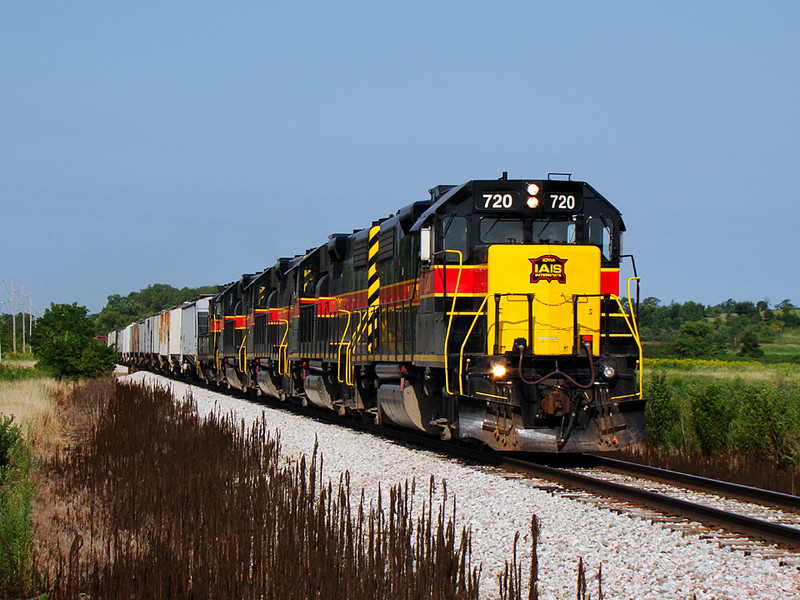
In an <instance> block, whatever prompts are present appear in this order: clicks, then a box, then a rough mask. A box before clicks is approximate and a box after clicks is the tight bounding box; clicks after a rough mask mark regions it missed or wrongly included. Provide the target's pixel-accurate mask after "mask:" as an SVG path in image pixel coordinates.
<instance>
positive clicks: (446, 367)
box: [434, 250, 464, 395]
mask: <svg viewBox="0 0 800 600" xmlns="http://www.w3.org/2000/svg"><path fill="white" fill-rule="evenodd" d="M442 252H445V253H447V252H454V253H455V254H458V277H456V289H455V290H454V291H453V302H452V304H451V305H450V320H449V321H448V322H447V332H446V333H445V335H444V390H445V392H447V393H448V394H450V395H452V394H453V392H451V391H450V367H449V365H448V359H447V355H448V352H447V345H448V342H449V341H450V329H451V328H452V326H453V313H454V312H455V309H456V300H457V299H458V288H459V286H460V284H461V271H462V269H463V267H464V255H463V254H461V250H443V251H442ZM444 270H445V273H444V274H443V278H444V281H445V287H444V294H445V296H447V279H446V277H447V275H446V273H447V265H444ZM435 276H436V275H435V274H434V277H435Z"/></svg>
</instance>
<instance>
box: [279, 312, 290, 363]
mask: <svg viewBox="0 0 800 600" xmlns="http://www.w3.org/2000/svg"><path fill="white" fill-rule="evenodd" d="M278 323H286V331H284V332H283V339H282V340H281V343H280V344H278V375H288V374H289V346H288V345H287V344H285V343H284V342H285V341H286V336H287V335H289V320H288V319H278ZM284 349H286V353H285V354H286V364H285V365H284V363H283V361H282V360H281V353H282V352H283V351H284ZM281 366H284V367H285V368H284V369H283V371H281Z"/></svg>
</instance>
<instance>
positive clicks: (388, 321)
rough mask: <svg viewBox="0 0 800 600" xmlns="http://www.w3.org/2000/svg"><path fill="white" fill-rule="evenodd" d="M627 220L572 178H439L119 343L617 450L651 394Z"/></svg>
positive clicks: (275, 388)
mask: <svg viewBox="0 0 800 600" xmlns="http://www.w3.org/2000/svg"><path fill="white" fill-rule="evenodd" d="M623 231H625V226H624V224H623V222H622V218H621V216H620V213H619V211H618V210H616V209H615V208H614V207H613V206H612V205H611V203H609V202H608V201H607V200H606V199H605V198H604V197H603V196H601V195H600V194H599V193H598V192H596V191H595V190H594V189H593V188H592V187H591V186H590V185H588V184H587V183H584V182H578V181H573V180H571V178H569V177H551V176H548V178H547V179H542V180H534V179H525V180H511V179H508V178H507V176H506V175H505V174H504V176H503V178H501V179H499V180H482V181H469V182H467V183H465V184H463V185H459V186H438V187H436V188H434V189H432V190H430V199H427V200H424V201H420V202H415V203H413V204H409V205H408V206H405V207H404V208H402V209H400V210H399V211H398V212H397V213H396V214H394V215H390V216H388V217H386V218H384V219H380V220H378V221H374V222H373V223H372V225H371V226H369V227H367V228H365V229H361V230H357V231H354V232H353V233H352V234H333V235H331V236H329V238H328V241H327V243H325V244H323V245H321V246H319V247H317V248H312V249H311V250H308V251H307V252H306V253H305V254H303V255H302V256H299V255H298V256H295V257H294V258H281V259H279V260H278V262H277V263H276V264H275V265H274V266H271V267H269V268H268V269H266V270H264V271H262V272H260V273H257V274H251V275H243V276H242V277H241V279H239V280H238V281H234V282H233V283H230V284H228V285H225V286H220V288H219V292H218V293H217V294H216V295H213V296H206V297H201V298H198V299H196V300H194V301H191V302H187V303H185V304H183V305H182V306H176V307H174V308H172V309H169V310H165V311H163V312H161V313H160V314H158V315H153V316H151V317H149V318H146V319H144V320H142V321H139V322H138V323H132V324H131V325H129V326H127V327H126V328H124V329H122V330H120V331H116V332H111V333H110V334H109V344H116V347H117V352H118V354H119V359H120V361H121V362H122V363H124V364H127V365H130V366H133V367H136V368H146V369H151V370H156V371H160V372H165V373H172V374H180V375H182V376H185V377H191V378H196V379H198V380H201V381H203V382H206V383H214V384H217V385H226V386H228V387H231V388H237V389H240V390H244V391H254V392H256V393H257V394H259V395H261V394H267V395H270V396H274V397H278V398H280V399H283V400H288V401H293V402H300V403H303V404H306V403H311V404H314V405H316V406H319V407H323V408H326V409H329V410H333V411H338V412H339V413H340V414H342V415H346V414H349V415H353V416H356V417H360V418H370V419H374V420H375V422H377V423H389V424H392V425H395V426H399V427H404V428H409V429H414V430H419V431H424V432H427V433H430V434H436V435H440V436H441V437H442V438H443V439H451V438H454V439H459V440H462V441H467V442H474V443H478V444H485V445H486V446H489V447H491V448H493V449H495V450H501V451H521V452H587V451H602V450H611V449H616V448H618V447H622V446H626V445H629V444H631V443H632V442H634V441H636V440H638V439H640V438H641V437H642V436H643V435H644V405H645V399H644V397H643V394H642V378H641V369H642V351H641V343H640V340H639V335H638V329H637V323H636V317H635V307H636V306H637V305H638V279H639V278H638V277H636V276H635V266H634V267H633V273H634V277H631V278H630V279H628V280H627V282H626V283H627V285H626V290H627V296H626V299H625V300H623V299H621V298H620V289H619V288H620V265H621V261H623V260H624V259H629V260H630V261H631V263H633V258H632V257H631V256H628V255H623V254H622V233H623ZM632 287H633V288H634V297H632V296H631V288H632Z"/></svg>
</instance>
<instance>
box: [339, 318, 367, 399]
mask: <svg viewBox="0 0 800 600" xmlns="http://www.w3.org/2000/svg"><path fill="white" fill-rule="evenodd" d="M354 312H356V313H358V318H359V321H358V327H356V330H355V331H354V332H353V336H352V337H351V338H350V345H349V347H348V349H347V377H348V378H349V379H347V378H346V380H345V383H346V384H347V385H353V379H352V377H350V376H351V372H352V366H353V354H355V351H356V345H357V344H358V343H359V342H360V341H361V335H362V334H363V333H364V329H366V325H367V323H368V322H369V312H368V310H366V311H364V310H357V311H354ZM365 317H366V318H365Z"/></svg>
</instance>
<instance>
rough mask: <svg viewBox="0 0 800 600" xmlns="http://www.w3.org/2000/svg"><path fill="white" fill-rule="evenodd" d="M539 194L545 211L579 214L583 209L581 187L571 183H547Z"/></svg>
mask: <svg viewBox="0 0 800 600" xmlns="http://www.w3.org/2000/svg"><path fill="white" fill-rule="evenodd" d="M548 184H549V185H545V186H543V188H544V189H542V191H541V192H539V201H540V202H541V205H540V206H541V207H542V208H543V209H544V210H545V211H548V212H550V211H554V212H571V213H572V212H580V211H581V210H582V209H583V194H582V192H583V186H582V185H580V184H576V183H575V182H572V181H559V182H553V181H550V182H548Z"/></svg>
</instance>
